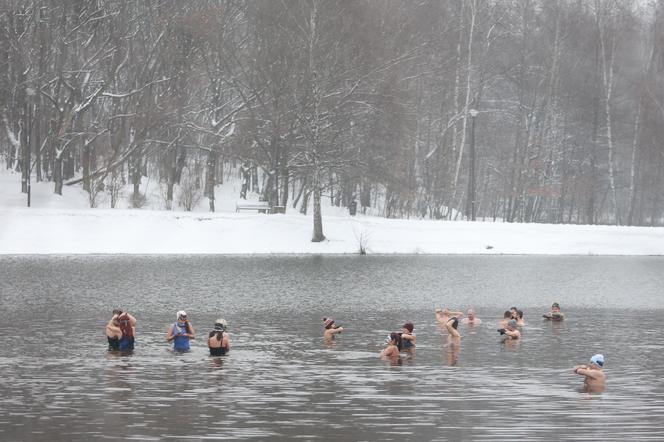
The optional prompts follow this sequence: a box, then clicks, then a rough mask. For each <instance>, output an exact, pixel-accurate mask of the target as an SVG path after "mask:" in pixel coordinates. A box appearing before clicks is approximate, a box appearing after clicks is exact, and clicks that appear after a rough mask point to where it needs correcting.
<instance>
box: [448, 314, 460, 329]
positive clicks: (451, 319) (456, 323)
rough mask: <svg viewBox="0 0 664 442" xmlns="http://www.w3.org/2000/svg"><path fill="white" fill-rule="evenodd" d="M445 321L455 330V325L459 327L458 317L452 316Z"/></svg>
mask: <svg viewBox="0 0 664 442" xmlns="http://www.w3.org/2000/svg"><path fill="white" fill-rule="evenodd" d="M447 322H448V323H451V324H450V325H451V326H452V328H453V329H455V330H456V328H457V327H459V319H458V318H457V317H456V316H452V317H451V318H450V319H449V320H448V321H447Z"/></svg>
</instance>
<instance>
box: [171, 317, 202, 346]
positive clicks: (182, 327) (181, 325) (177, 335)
mask: <svg viewBox="0 0 664 442" xmlns="http://www.w3.org/2000/svg"><path fill="white" fill-rule="evenodd" d="M176 317H177V322H176V323H175V324H173V325H171V326H170V327H169V328H168V334H167V335H166V340H167V341H168V342H171V341H172V342H173V350H175V351H178V352H185V351H189V340H190V339H195V338H196V332H195V331H194V327H193V326H192V325H191V323H189V318H188V317H187V312H185V311H184V310H180V311H179V312H177V314H176Z"/></svg>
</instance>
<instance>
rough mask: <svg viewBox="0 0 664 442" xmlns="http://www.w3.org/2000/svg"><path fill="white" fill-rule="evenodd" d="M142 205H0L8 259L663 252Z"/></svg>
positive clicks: (658, 238)
mask: <svg viewBox="0 0 664 442" xmlns="http://www.w3.org/2000/svg"><path fill="white" fill-rule="evenodd" d="M323 226H324V232H325V235H326V237H327V240H326V241H324V242H321V243H312V242H311V241H310V239H311V232H312V221H311V217H310V216H303V215H300V214H291V213H289V214H285V215H283V214H282V215H266V214H256V213H201V212H193V213H192V212H169V211H154V210H136V209H113V210H111V209H37V208H32V209H22V208H9V209H7V208H0V254H1V255H26V254H34V255H45V254H51V255H71V254H132V255H136V254H140V255H160V254H169V255H170V254H183V255H196V254H223V255H265V254H289V255H293V254H298V255H302V254H357V253H359V249H360V243H363V244H364V246H365V248H366V250H367V253H368V254H381V255H395V254H404V255H616V256H618V255H621V256H636V255H639V256H659V255H664V228H661V227H657V228H650V227H616V226H588V225H558V224H510V223H494V222H465V221H429V220H402V219H384V218H379V217H369V216H358V217H351V216H348V215H346V216H343V215H327V216H324V217H323Z"/></svg>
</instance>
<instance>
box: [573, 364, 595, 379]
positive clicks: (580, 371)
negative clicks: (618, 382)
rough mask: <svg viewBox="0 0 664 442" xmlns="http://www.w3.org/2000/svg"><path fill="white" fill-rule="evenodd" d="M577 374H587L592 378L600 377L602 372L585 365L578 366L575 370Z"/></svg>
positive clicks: (586, 375)
mask: <svg viewBox="0 0 664 442" xmlns="http://www.w3.org/2000/svg"><path fill="white" fill-rule="evenodd" d="M574 372H575V373H576V374H579V375H581V376H585V377H587V378H591V379H595V380H597V379H600V378H601V375H600V374H599V373H600V372H599V371H598V370H590V369H589V368H586V367H585V366H582V367H580V368H577V369H576V370H574Z"/></svg>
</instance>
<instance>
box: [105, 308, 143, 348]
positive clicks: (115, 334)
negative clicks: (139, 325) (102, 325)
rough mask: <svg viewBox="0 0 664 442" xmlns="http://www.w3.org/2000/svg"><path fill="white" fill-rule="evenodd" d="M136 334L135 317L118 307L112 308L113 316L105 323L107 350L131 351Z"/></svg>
mask: <svg viewBox="0 0 664 442" xmlns="http://www.w3.org/2000/svg"><path fill="white" fill-rule="evenodd" d="M135 336H136V318H134V317H133V316H132V315H130V314H129V313H127V312H123V311H122V310H120V309H115V310H113V317H112V318H111V320H110V321H108V324H106V338H107V340H108V350H109V351H132V350H133V349H134V342H135Z"/></svg>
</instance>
